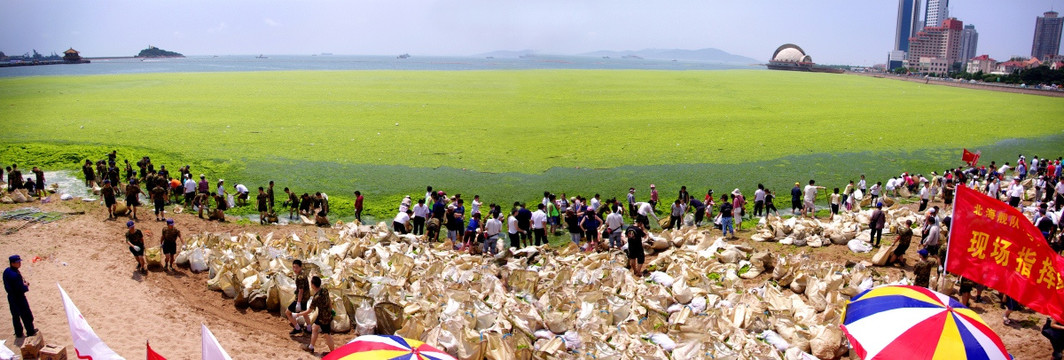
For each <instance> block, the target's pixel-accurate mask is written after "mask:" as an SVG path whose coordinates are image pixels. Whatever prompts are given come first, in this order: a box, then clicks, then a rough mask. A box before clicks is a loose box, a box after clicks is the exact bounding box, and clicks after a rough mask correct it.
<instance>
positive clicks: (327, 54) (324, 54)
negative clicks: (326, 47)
mask: <svg viewBox="0 0 1064 360" xmlns="http://www.w3.org/2000/svg"><path fill="white" fill-rule="evenodd" d="M321 55H322V56H329V55H332V53H321Z"/></svg>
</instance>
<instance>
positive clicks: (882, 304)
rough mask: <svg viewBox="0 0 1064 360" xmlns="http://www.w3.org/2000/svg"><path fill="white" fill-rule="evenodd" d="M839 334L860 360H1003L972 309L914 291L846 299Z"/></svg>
mask: <svg viewBox="0 0 1064 360" xmlns="http://www.w3.org/2000/svg"><path fill="white" fill-rule="evenodd" d="M842 323H843V324H842V331H844V332H845V333H846V337H847V338H849V339H850V345H851V346H853V349H854V351H855V352H856V353H857V355H858V356H860V357H861V359H865V360H871V359H877V360H878V359H989V360H993V359H1002V360H1008V359H1011V358H1012V357H1011V356H1010V355H1009V353H1008V352H1006V351H1005V345H1004V344H1003V343H1002V342H1001V338H1000V337H998V335H997V334H996V333H994V331H993V330H991V329H990V328H989V327H987V326H986V323H984V322H983V319H982V318H980V317H979V315H978V314H976V313H975V312H974V311H972V310H971V309H968V308H967V307H964V305H961V303H959V302H957V301H956V300H953V299H952V298H950V297H949V296H946V295H943V294H940V293H937V292H934V291H931V290H928V289H927V288H924V287H919V286H902V285H888V286H881V287H877V288H874V289H870V290H868V291H865V292H862V293H860V294H858V295H857V296H854V297H853V298H852V299H850V303H849V304H848V305H847V306H846V314H845V317H844V318H843V321H842Z"/></svg>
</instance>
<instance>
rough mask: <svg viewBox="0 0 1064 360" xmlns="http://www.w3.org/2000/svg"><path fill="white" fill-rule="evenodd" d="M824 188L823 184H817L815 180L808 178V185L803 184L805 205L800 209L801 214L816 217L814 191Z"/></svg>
mask: <svg viewBox="0 0 1064 360" xmlns="http://www.w3.org/2000/svg"><path fill="white" fill-rule="evenodd" d="M819 189H824V187H823V186H817V185H816V181H814V180H809V185H806V186H805V191H804V193H805V199H804V200H805V207H804V208H803V209H802V215H803V216H804V215H809V216H812V217H813V218H816V203H815V202H816V191H817V190H819Z"/></svg>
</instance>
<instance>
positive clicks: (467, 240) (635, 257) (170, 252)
mask: <svg viewBox="0 0 1064 360" xmlns="http://www.w3.org/2000/svg"><path fill="white" fill-rule="evenodd" d="M1061 160H1062V159H1061V158H1057V159H1056V160H1050V159H1039V158H1038V157H1034V158H1033V159H1032V160H1031V161H1029V162H1028V161H1027V159H1026V158H1025V157H1024V156H1022V155H1021V156H1020V157H1019V158H1018V160H1017V161H1016V165H1015V166H1013V165H1011V163H1009V162H1006V163H1005V164H1003V165H1001V166H998V165H997V163H996V162H991V163H990V165H989V166H981V167H974V166H965V167H956V168H952V169H946V170H944V171H942V173H941V174H939V172H938V171H933V172H931V174H930V176H924V175H923V174H912V173H908V172H906V173H902V174H901V175H899V176H895V177H891V178H889V179H887V180H886V181H877V182H875V183H874V184H872V183H870V182H869V181H868V180H866V178H865V176H864V175H863V174H862V175H860V177H859V178H858V179H857V181H853V180H851V181H849V182H848V183H846V184H844V185H843V186H841V187H834V188H833V189H832V191H831V192H830V193H829V194H827V196H826V199H827V204H826V205H827V206H824V207H822V208H827V212H828V214H827V218H828V220H829V221H830V220H833V219H834V218H835V217H836V216H838V214H840V213H842V212H856V211H860V210H861V205H860V204H861V200H863V199H864V198H866V197H868V198H870V199H869V200H870V203H871V204H872V208H873V210H872V213H871V216H870V222H869V225H868V227H869V229H868V231H869V232H870V240H871V242H872V245H873V246H875V247H880V246H881V245H882V243H881V239H882V233H883V229H884V227H885V223H886V221H885V218H886V215H885V212H884V210H883V203H882V201H883V200H884V199H883V198H884V197H886V196H890V197H892V198H906V197H910V196H915V197H916V199H918V201H919V205H918V212H919V213H921V215H922V216H923V219H922V222H921V223H920V224H916V225H918V227H917V228H916V229H913V228H912V226H913V225H914V224H912V223H911V222H909V223H908V224H907V225H908V226H906V227H902V228H901V229H899V231H898V232H897V234H896V239H895V242H894V244H895V245H894V251H893V253H892V254H891V255H890V257H889V260H888V261H887V263H888V264H899V263H902V262H903V261H904V256H905V254H906V252H907V251H908V249H909V248H910V247H911V245H910V243H911V242H912V238H913V236H914V235H915V231H914V230H916V231H919V233H920V235H921V236H920V238H921V240H920V243H919V249H918V251H917V253H918V255H919V258H920V260H919V261H918V262H917V263H916V264H914V265H913V274H914V278H915V284H916V285H919V286H930V285H931V284H929V283H928V282H929V279H930V275H931V273H932V271H934V270H938V271H939V272H941V270H940V269H939V265H940V261H939V260H938V259H939V258H940V257H941V255H940V253H941V252H944V249H942V248H941V244H942V243H944V242H945V239H943V234H942V227H948V226H949V222H950V217H948V216H943V213H944V212H945V211H946V210H948V209H949V208H950V206H951V204H952V200H953V196H954V194H955V193H956V188H957V186H960V185H963V186H966V187H969V188H973V189H977V190H979V191H981V192H983V193H985V194H987V195H990V196H992V197H994V198H999V199H1003V201H1006V202H1008V204H1009V205H1011V206H1014V207H1017V208H1020V209H1021V210H1022V209H1023V207H1024V206H1025V205H1026V206H1030V207H1032V208H1033V209H1034V211H1033V212H1034V213H1035V216H1034V225H1035V226H1036V227H1037V228H1038V229H1039V231H1041V232H1042V234H1043V236H1044V237H1045V239H1046V241H1047V242H1048V243H1049V244H1050V246H1051V247H1052V248H1053V249H1054V250H1055V251H1057V252H1061V251H1062V250H1064V243H1062V241H1061V234H1060V231H1059V225H1060V221H1061V214H1062V213H1064V212H1062V211H1061V207H1062V206H1064V181H1061V180H1062V177H1061V171H1062V169H1064V166H1062V165H1061ZM123 164H124V165H123V166H124V173H125V176H120V175H121V174H122V172H120V171H119V169H118V167H117V154H116V152H114V151H112V152H111V153H109V154H107V158H106V159H105V160H103V159H101V160H98V161H96V162H95V163H94V162H92V161H91V160H86V161H85V164H84V166H83V173H84V178H85V185H86V186H88V187H91V188H95V187H97V186H99V188H100V190H99V191H100V194H101V196H102V197H103V202H104V204H105V206H106V207H107V209H108V218H109V219H114V218H115V217H116V214H115V206H116V204H117V198H118V197H124V199H125V204H126V206H127V207H128V209H129V212H128V214H127V216H128V217H129V218H130V220H129V222H128V223H127V228H128V232H127V233H126V245H128V247H129V251H130V252H131V253H132V254H133V255H134V258H135V259H136V261H137V269H136V270H137V271H140V272H142V273H146V270H147V266H146V263H145V261H144V249H145V245H144V235H143V233H141V231H140V230H138V229H136V221H137V220H139V219H138V216H137V208H138V207H139V206H140V205H141V204H140V201H139V199H140V196H141V195H143V196H146V197H147V198H148V199H150V201H151V204H152V205H153V212H154V215H155V218H156V220H157V221H165V222H166V224H167V227H166V228H164V230H163V231H162V234H161V238H160V243H161V244H162V245H163V253H164V256H165V258H166V265H165V269H166V270H167V271H170V270H172V269H173V256H174V254H175V253H176V249H177V248H178V246H177V241H182V242H183V240H182V239H181V234H180V231H178V230H177V229H175V228H174V221H173V219H167V218H166V217H165V206H167V205H181V206H183V207H184V208H189V209H195V210H196V211H197V212H198V215H199V217H200V218H203V217H204V216H203V214H204V212H206V213H207V214H208V217H207V218H208V219H211V220H219V221H225V211H226V210H228V209H229V208H230V207H231V206H246V205H248V200H249V199H250V196H251V194H250V190H249V188H248V187H246V186H245V185H243V184H236V185H234V186H233V187H232V189H233V191H234V193H233V194H230V193H229V192H228V191H227V190H226V187H225V180H223V179H217V180H216V181H215V184H216V187H215V189H214V191H212V190H211V188H210V182H208V180H207V177H206V175H204V174H200V175H199V176H198V179H199V180H198V181H196V180H194V177H193V174H192V172H191V169H190V168H189V166H187V165H186V166H182V167H181V168H179V169H178V173H177V174H171V173H170V172H169V171H168V170H167V169H166V167H165V166H160V167H159V168H158V169H155V165H154V164H153V163H152V162H151V159H150V158H149V157H147V156H145V157H143V158H141V159H140V160H139V161H137V162H135V163H134V164H130V163H129V161H128V160H123ZM133 165H136V167H137V169H138V170H134V168H133ZM5 170H6V171H7V175H8V177H7V179H8V181H7V186H8V191H14V190H15V189H26V190H27V192H28V193H30V194H35V195H38V196H40V195H43V194H44V188H45V179H44V173H43V171H41V170H40V169H38V168H37V167H34V168H33V170H32V172H33V174H34V177H29V178H25V179H23V177H22V173H21V171H20V170H19V169H18V166H17V165H15V164H12V165H11V166H9V167H7V168H6V169H5ZM1028 178H1032V180H1033V182H1032V184H1031V186H1033V188H1034V196H1030V197H1028V195H1027V194H1026V191H1025V187H1024V186H1023V185H1022V182H1023V181H1025V180H1026V179H1028ZM123 184H124V185H125V186H122V185H123ZM142 186H143V187H142ZM824 190H826V187H824V186H821V185H818V184H817V183H816V181H815V180H808V183H807V185H805V186H804V187H803V186H801V183H800V182H796V183H795V184H794V187H793V188H792V189H791V191H790V193H791V208H790V212H791V215H793V216H803V217H812V218H815V217H817V213H818V206H817V199H818V197H819V196H820V192H821V191H824ZM283 191H284V193H285V194H286V195H287V199H286V200H283V202H282V204H281V208H280V211H283V210H284V209H288V213H289V214H288V216H289V218H290V219H294V216H295V214H298V215H300V216H302V217H313V218H314V221H313V222H314V223H315V224H317V225H319V226H329V224H330V223H329V221H328V218H327V216H328V215H329V198H328V195H326V194H324V193H321V192H315V193H314V194H313V195H310V193H307V192H305V193H303V194H302V195H298V194H297V192H296V191H293V190H291V189H289V188H287V187H285V188H284V190H283ZM354 194H355V197H356V198H355V204H354V205H355V214H354V215H355V217H356V219H358V220H359V221H361V215H362V210H363V202H364V197H363V195H362V194H361V192H359V191H355V192H354ZM636 194H637V192H636V189H635V188H634V187H633V188H629V189H628V192H627V193H626V194H624V195H625V196H624V198H623V200H618V198H617V197H610V198H609V199H603V196H601V194H594V195H593V196H591V197H589V198H588V197H584V196H582V195H576V196H568V195H567V194H565V193H562V194H560V195H556V194H554V193H552V192H550V191H545V192H543V197H542V200H541V201H540V202H539V203H535V204H534V205H532V206H529V204H527V203H523V202H519V201H518V202H514V203H513V204H512V206H511V207H510V208H509V209H504V208H503V206H502V205H499V204H496V203H488V204H485V203H484V201H482V200H481V198H480V196H479V195H474V196H473V199H472V201H471V202H470V203H469V208H467V207H466V202H465V199H463V198H462V195H461V194H458V193H456V194H454V195H448V194H447V193H446V192H445V191H443V190H439V189H433V187H431V186H429V187H427V188H426V191H425V196H424V197H423V198H420V197H419V198H418V199H417V201H416V202H415V201H413V199H412V198H411V196H406V197H404V198H403V199H402V200H401V202H400V203H399V204H398V211H397V213H396V215H395V217H394V218H393V221H392V228H393V230H394V231H395V232H396V233H398V234H414V235H424V239H425V241H432V242H439V241H441V238H443V239H446V240H447V241H450V242H451V243H452V244H453V245H454V248H455V250H457V251H469V252H472V253H483V254H487V255H495V254H496V252H497V251H498V250H497V249H498V248H499V246H498V245H499V242H500V241H508V244H506V243H504V245H508V246H509V247H515V248H521V247H525V246H529V245H533V246H539V245H545V244H547V243H548V235H554V236H560V235H563V234H565V233H568V238H569V239H570V240H571V241H572V243H573V244H575V245H577V246H579V247H580V248H581V249H582V250H583V251H620V250H621V249H623V248H625V245H626V244H625V243H624V242H623V239H627V251H626V254H627V257H628V259H629V262H630V264H629V266H630V269H631V270H632V272H633V274H634V275H635V276H637V277H638V276H642V275H643V274H644V272H645V269H644V265H645V262H646V257H645V254H644V253H643V242H644V241H646V240H647V239H648V238H649V230H650V229H651V227H652V224H653V225H657V226H659V227H660V228H662V229H673V228H680V227H682V226H685V225H687V224H690V225H693V226H696V227H701V226H703V223H704V222H706V221H708V224H709V225H711V226H710V227H708V228H705V229H704V230H706V231H710V232H712V231H714V230H719V231H721V235H722V236H724V237H728V238H734V237H735V236H736V231H738V230H741V226H742V223H743V220H744V219H750V218H758V217H766V216H769V215H776V216H779V215H780V211H779V210H778V209H777V208H776V205H775V200H776V193H775V192H774V191H772V190H771V189H768V188H766V187H765V186H764V185H762V184H757V187H756V189H755V190H754V191H753V204H752V205H753V206H752V211H751V213H748V212H747V207H748V203H747V199H746V197H745V196H744V194H743V192H742V191H741V190H740V189H738V188H737V189H734V190H733V191H731V192H730V193H727V194H723V195H721V196H719V197H717V196H715V195H714V192H713V190H712V189H710V190H708V191H706V193H705V195H704V196H702V197H701V199H699V198H698V197H695V196H692V195H691V194H690V193H689V192H688V190H687V187H686V186H681V187H680V189H679V191H678V192H677V196H676V198H675V200H673V201H671V202H667V201H666V202H662V199H661V195H660V194H659V193H658V190H657V188H656V186H655V185H654V184H650V186H649V196H648V198H647V199H646V201H639V200H638V199H637V195H636ZM939 195H941V196H939ZM939 198H941V199H942V200H943V201H942V205H941V206H938V205H933V203H934V202H936V199H939ZM212 200H213V210H212V208H211V203H212ZM1025 201H1026V202H1025ZM275 204H276V202H275V197H274V182H273V181H270V182H269V183H268V184H267V185H266V186H263V187H258V191H257V194H256V208H257V210H258V212H259V218H260V223H262V224H268V223H270V222H276V221H277V215H276V214H277V209H275ZM664 204H668V205H664ZM659 213H660V214H663V215H667V217H663V218H659V217H658V214H659ZM650 219H654V220H655V221H654V222H653V223H652V222H650ZM629 223H630V224H629ZM622 234H624V236H623V237H622ZM504 236H505V237H504ZM13 264H14V262H13ZM300 265H301V264H299V262H298V260H297V261H296V262H295V263H294V265H293V268H294V269H300V268H301V267H300ZM16 270H17V268H16ZM296 273H297V279H296V284H297V290H296V291H297V301H296V303H293V304H292V305H291V306H290V307H289V308H288V311H286V316H287V317H288V318H289V321H291V322H292V325H293V327H294V330H293V335H295V334H298V333H300V332H303V331H306V332H311V333H313V335H312V336H313V338H314V339H316V338H317V335H318V334H319V333H320V334H324V335H326V339H327V340H328V342H329V343H330V344H329V346H330V348H332V344H331V337H328V336H327V335H328V333H329V329H328V323H327V322H326V323H325V324H324V325H323V324H321V323H320V322H319V323H315V324H313V325H311V326H310V327H309V328H307V329H302V328H301V327H300V325H299V324H298V322H296V318H298V317H301V316H305V314H307V312H309V311H310V309H311V308H314V307H322V306H325V308H327V303H325V304H322V302H327V301H328V296H327V295H325V296H321V295H320V294H321V293H323V292H325V291H326V290H325V289H321V288H320V279H317V278H314V279H312V280H310V281H309V284H310V286H308V285H307V283H308V280H307V279H306V278H305V277H301V276H302V275H300V274H301V272H300V271H299V270H296ZM7 278H8V277H7V273H5V285H6V282H7V281H6V280H7ZM27 285H28V284H27ZM16 290H17V289H16ZM960 290H961V294H960V297H961V300H962V302H963V303H964V304H965V305H967V304H968V301H969V299H970V293H971V291H972V290H976V301H977V302H978V301H982V291H983V288H982V287H981V286H980V285H978V284H975V283H973V282H971V281H969V280H967V279H962V281H961V288H960ZM10 293H11V291H10V290H9V294H10ZM312 298H313V299H324V300H320V301H318V300H315V301H311V299H312ZM308 301H309V302H310V303H308ZM1003 303H1004V304H1005V305H1006V306H1007V307H1008V309H1009V311H1008V312H1006V315H1005V319H1004V320H1003V321H1004V322H1006V323H1009V322H1011V320H1010V319H1009V318H1008V314H1009V313H1010V312H1011V311H1012V310H1016V309H1018V308H1019V305H1018V304H1017V303H1016V302H1015V301H1014V300H1012V299H1009V298H1008V297H1005V298H1004V299H1003ZM12 311H14V310H12ZM25 311H26V312H27V313H28V305H27V307H26V309H25ZM19 318H20V317H16V322H17V321H18V320H17V319H19ZM319 320H320V317H319ZM16 326H18V325H17V324H16ZM26 327H27V328H32V315H30V317H29V320H28V321H26ZM16 328H18V327H16ZM313 343H314V341H312V342H311V345H310V350H311V351H313Z"/></svg>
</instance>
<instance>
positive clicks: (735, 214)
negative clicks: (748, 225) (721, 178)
mask: <svg viewBox="0 0 1064 360" xmlns="http://www.w3.org/2000/svg"><path fill="white" fill-rule="evenodd" d="M731 199H732V221H735V230H742V227H743V216H746V197H745V196H743V193H742V192H741V191H739V189H738V188H736V189H735V190H732V193H731Z"/></svg>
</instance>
